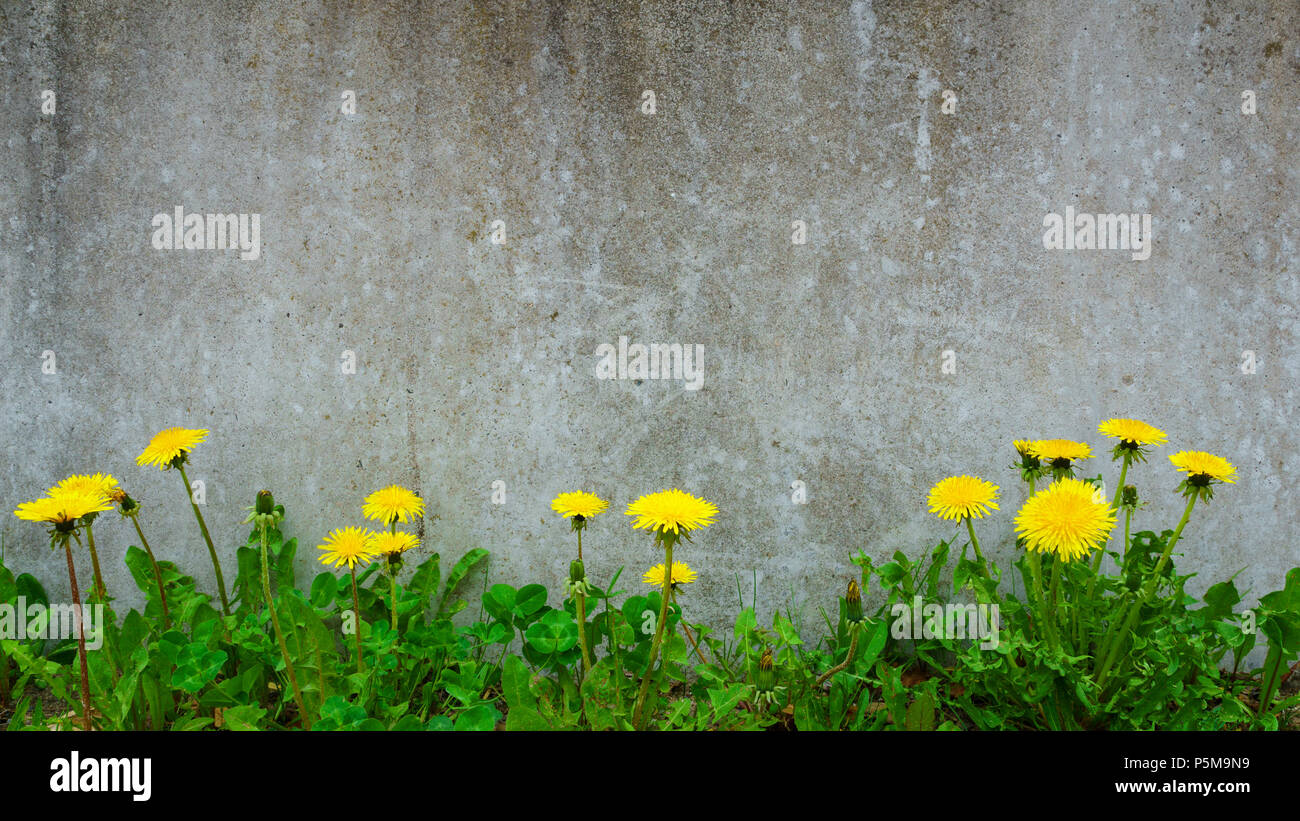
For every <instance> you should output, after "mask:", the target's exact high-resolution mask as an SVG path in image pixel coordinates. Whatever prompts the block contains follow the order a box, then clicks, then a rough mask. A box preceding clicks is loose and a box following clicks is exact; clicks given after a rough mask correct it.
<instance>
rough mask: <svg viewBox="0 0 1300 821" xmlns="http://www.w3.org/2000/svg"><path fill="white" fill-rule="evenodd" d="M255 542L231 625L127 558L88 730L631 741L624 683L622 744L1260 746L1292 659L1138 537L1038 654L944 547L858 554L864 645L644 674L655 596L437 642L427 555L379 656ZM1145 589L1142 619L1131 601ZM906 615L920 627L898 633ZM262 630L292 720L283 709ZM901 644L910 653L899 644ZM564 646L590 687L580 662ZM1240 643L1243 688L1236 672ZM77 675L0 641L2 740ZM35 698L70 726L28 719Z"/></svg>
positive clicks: (374, 621)
mask: <svg viewBox="0 0 1300 821" xmlns="http://www.w3.org/2000/svg"><path fill="white" fill-rule="evenodd" d="M267 535H268V542H267V557H268V564H269V565H270V567H269V570H270V578H271V588H272V592H273V597H272V601H271V602H270V603H269V604H268V602H267V601H266V600H265V595H264V593H263V590H262V585H261V570H262V568H261V543H260V538H259V536H258V533H257V531H256V530H254V532H253V533H252V534H250V537H249V539H248V541H247V542H246V544H244V545H242V546H240V547H238V548H237V550H236V557H237V568H238V570H237V573H236V577H235V582H234V585H233V588H232V589H233V596H232V604H233V605H234V610H233V612H232V613H231V614H230V615H229V616H223V615H222V614H221V612H220V611H219V610H218V609H217V608H215V607H213V605H212V597H211V596H209V595H208V594H206V593H204V592H202V591H200V590H199V589H198V588H197V585H196V583H195V580H194V578H193V577H191V576H187V575H185V574H184V573H182V572H181V571H180V570H179V569H178V568H177V567H176V566H175V565H173V564H172V563H170V562H160V563H159V570H160V571H161V573H162V576H163V582H164V587H165V590H166V596H167V602H168V610H169V614H170V621H169V623H167V624H164V622H163V618H162V606H161V600H160V598H159V594H158V585H157V580H156V577H155V575H154V573H155V571H154V566H153V564H152V562H150V561H149V557H148V556H147V555H146V554H145V552H144V551H142V550H140V549H139V548H136V547H129V548H128V549H127V550H126V553H125V557H124V561H125V563H126V566H127V568H128V569H129V570H130V573H131V576H132V579H133V580H134V581H135V583H136V585H137V586H138V587H139V589H140V591H141V593H142V594H143V597H144V601H145V604H144V607H143V609H142V610H139V611H137V610H130V611H129V612H127V613H126V614H125V615H124V616H122V617H121V618H118V616H117V615H116V614H113V613H112V611H111V610H108V611H107V613H108V614H109V616H110V624H109V625H107V629H106V630H105V633H104V647H103V651H104V652H94V653H92V654H91V660H90V665H89V667H90V679H91V702H92V705H93V709H94V712H95V714H96V715H95V721H96V723H97V724H98V726H99V727H100V728H102V729H173V730H182V731H184V730H196V731H204V730H205V731H227V730H228V731H245V730H259V729H296V728H300V727H303V726H305V725H306V724H308V723H310V724H311V726H312V729H314V730H336V731H337V730H405V731H431V730H455V731H490V730H494V729H498V728H504V729H507V730H564V729H590V730H628V729H632V726H633V725H632V720H633V713H634V710H635V706H636V702H637V696H638V689H639V686H640V684H641V681H642V677H643V676H646V677H647V686H648V691H649V694H648V700H647V703H646V704H647V713H648V719H647V720H646V721H645V722H643V723H644V724H645V725H647V726H649V727H653V728H657V729H672V730H762V729H815V730H923V731H928V730H955V729H986V730H993V729H1082V728H1087V729H1103V728H1104V729H1123V730H1128V729H1155V728H1159V729H1243V728H1249V729H1254V728H1261V729H1274V728H1277V727H1279V726H1281V724H1282V721H1283V720H1284V718H1285V717H1286V716H1288V715H1290V714H1292V713H1293V712H1294V711H1295V710H1296V708H1297V698H1296V697H1294V696H1292V697H1289V698H1288V697H1286V696H1285V695H1284V694H1283V691H1284V689H1285V688H1283V687H1282V682H1283V679H1284V678H1285V677H1286V676H1287V674H1288V671H1289V670H1290V668H1291V665H1292V664H1293V663H1294V662H1295V660H1296V659H1297V657H1298V656H1300V568H1297V569H1295V570H1292V571H1291V572H1290V573H1288V574H1287V577H1286V581H1285V585H1284V587H1283V588H1282V589H1281V590H1278V591H1276V592H1272V593H1268V594H1266V595H1264V596H1262V597H1261V598H1260V599H1259V605H1258V606H1257V607H1256V608H1254V609H1253V610H1241V611H1240V612H1238V611H1239V609H1240V608H1241V607H1242V599H1243V596H1242V593H1241V592H1240V591H1238V589H1237V587H1236V585H1235V584H1234V581H1233V580H1232V579H1229V580H1227V581H1223V582H1220V583H1218V584H1214V585H1212V586H1211V587H1210V588H1209V589H1208V590H1207V591H1206V592H1205V594H1204V596H1202V597H1201V598H1200V599H1199V600H1197V599H1195V598H1193V597H1192V596H1190V595H1188V594H1187V593H1186V592H1185V590H1184V587H1185V584H1186V582H1187V578H1188V577H1186V576H1180V575H1178V573H1177V572H1176V570H1175V567H1174V562H1172V561H1168V562H1166V563H1164V564H1163V566H1161V562H1160V558H1161V556H1162V555H1163V554H1164V553H1165V552H1166V550H1167V548H1168V546H1169V539H1170V538H1171V537H1172V536H1173V532H1172V531H1164V532H1162V533H1155V532H1150V531H1144V532H1139V533H1136V534H1134V535H1133V536H1132V539H1131V543H1130V545H1129V548H1128V551H1127V553H1126V554H1123V555H1121V553H1118V552H1117V553H1113V554H1111V555H1112V557H1113V558H1114V559H1115V562H1116V564H1117V566H1118V567H1119V571H1118V572H1117V573H1115V574H1113V575H1109V576H1108V575H1104V574H1103V575H1098V576H1093V574H1092V571H1091V569H1090V568H1089V567H1088V566H1087V565H1086V563H1083V562H1078V563H1074V564H1070V565H1063V566H1062V567H1061V568H1060V570H1059V572H1060V579H1059V582H1058V584H1059V588H1060V595H1059V600H1058V601H1057V603H1056V609H1055V610H1053V611H1052V618H1054V619H1055V620H1056V623H1057V624H1058V625H1059V626H1060V628H1061V630H1060V637H1059V639H1060V640H1059V642H1053V641H1049V640H1048V638H1047V636H1046V634H1045V633H1044V631H1043V627H1042V620H1043V613H1044V612H1045V611H1043V610H1042V605H1043V603H1042V602H1037V601H1035V600H1034V598H1033V596H1032V595H1030V594H1029V593H1028V592H1026V591H1029V590H1031V589H1032V584H1031V582H1032V577H1033V568H1031V567H1030V566H1029V565H1028V562H1027V560H1026V559H1025V558H1024V557H1022V558H1021V559H1020V560H1019V561H1018V562H1016V564H1015V566H1014V568H1013V572H1012V573H1010V574H1008V576H1007V578H1005V579H1004V578H1003V574H1002V570H1001V569H1000V568H998V567H997V566H995V565H989V564H988V563H987V562H980V561H976V560H974V559H973V558H968V556H967V551H966V550H965V549H963V550H958V549H957V544H956V543H955V542H952V543H950V542H946V541H945V542H939V543H938V544H937V545H935V546H934V547H933V548H932V549H931V550H929V551H928V552H926V554H925V555H923V556H922V557H921V558H919V559H913V558H910V557H909V556H908V555H906V554H905V553H903V552H901V551H898V552H895V553H894V554H893V555H892V556H890V557H888V558H887V559H886V560H885V561H883V562H881V563H877V560H876V559H875V558H873V557H871V556H869V555H867V554H866V553H865V552H863V553H860V554H859V555H858V556H856V557H854V558H853V561H854V563H855V564H856V565H857V566H858V570H859V572H860V586H861V591H862V596H863V599H862V601H863V604H864V605H865V604H866V603H867V601H868V598H869V597H870V600H871V601H873V602H874V603H875V606H876V609H875V611H874V612H872V613H870V614H869V615H867V616H866V617H865V618H864V619H863V620H862V621H860V622H857V621H852V620H850V619H849V617H848V615H847V614H848V613H849V612H850V611H849V610H848V607H847V604H846V600H845V599H843V598H840V599H838V601H837V602H836V603H835V606H833V607H829V610H830V612H829V613H828V612H826V610H825V609H823V610H822V611H821V619H820V621H819V622H818V623H817V624H816V625H813V628H817V629H813V628H810V627H809V625H805V624H802V623H801V622H800V619H799V616H798V615H797V614H796V613H793V612H790V611H787V612H780V611H778V612H775V613H771V614H763V616H762V618H761V619H760V616H759V613H758V612H757V611H756V609H755V607H754V606H753V604H752V603H751V604H750V605H749V606H745V602H744V601H743V599H742V601H741V603H740V604H741V608H740V612H739V613H738V615H737V616H736V619H735V622H734V624H733V625H732V627H731V629H729V630H727V631H724V632H723V633H720V634H714V633H713V632H712V631H710V630H709V629H708V628H707V627H706V626H704V625H700V624H692V623H689V622H688V621H687V620H686V619H685V617H684V614H683V610H682V607H681V606H680V604H679V602H678V601H675V600H670V602H669V607H668V622H667V624H665V625H663V633H664V635H663V643H662V646H661V648H660V650H659V653H658V659H657V661H656V663H655V664H654V665H653V667H651V665H650V664H649V661H650V655H651V646H652V642H653V639H654V636H655V633H656V628H657V627H658V625H657V623H656V622H657V620H658V618H659V613H660V611H661V608H662V605H663V599H662V595H661V593H660V592H659V591H653V592H650V593H649V594H646V595H642V594H632V595H627V594H625V593H624V592H623V591H619V590H615V589H614V588H615V586H616V584H617V580H618V574H616V575H615V577H614V579H613V580H612V581H611V582H610V586H609V588H606V589H601V588H599V587H595V586H592V587H590V588H589V590H588V593H587V596H586V608H585V621H584V620H580V619H579V618H578V609H577V607H576V603H575V601H574V599H573V598H572V597H566V598H564V599H563V600H562V601H559V602H555V603H554V604H555V606H552V602H551V601H550V594H549V591H548V589H547V587H545V586H543V585H541V584H526V585H524V586H522V587H519V588H516V587H513V586H511V585H508V584H500V583H498V584H492V585H490V586H486V587H485V589H483V590H482V592H481V593H480V594H478V596H477V600H478V603H479V604H480V605H481V610H480V611H479V618H477V619H474V618H470V617H469V614H468V613H467V614H465V615H463V616H459V617H458V614H461V613H462V612H463V611H464V610H465V608H466V606H467V604H466V601H465V598H464V596H463V590H462V588H464V587H465V585H466V580H467V578H468V577H469V575H470V574H471V573H472V572H473V571H474V570H475V569H476V568H479V567H482V566H483V565H484V564H485V562H486V560H487V557H488V552H487V551H486V550H484V549H482V548H475V549H473V550H470V551H468V552H466V553H465V554H464V555H462V556H461V557H460V558H459V559H458V560H457V561H456V562H455V564H454V565H452V567H451V569H450V571H448V572H446V573H444V572H443V567H442V561H441V557H440V555H439V554H437V553H435V554H433V555H431V556H429V557H428V558H426V559H424V560H423V561H421V562H420V563H419V564H418V565H417V566H415V567H413V568H406V569H405V570H403V571H402V572H401V573H400V575H399V579H401V578H406V579H407V581H406V582H405V583H404V584H399V585H398V592H397V601H396V610H397V629H396V630H394V628H393V626H392V625H393V621H392V616H393V614H392V608H393V606H394V603H393V594H392V588H391V586H390V585H391V582H390V580H389V578H388V576H386V575H384V574H383V573H381V572H379V567H380V565H379V564H378V563H376V564H371V565H369V566H367V567H364V568H360V569H359V570H358V572H357V577H356V580H357V608H356V609H357V612H356V613H353V609H354V602H353V588H352V578H351V575H350V574H348V573H343V574H336V573H332V572H321V573H318V574H317V575H316V576H315V577H314V578H311V579H310V580H308V579H299V578H298V577H297V575H296V573H295V570H294V564H295V559H296V557H297V549H298V544H297V540H296V539H293V538H288V539H286V538H285V536H284V534H283V533H282V532H281V531H280V530H279V529H278V528H270V529H268V534H267ZM1158 566H1161V570H1160V572H1159V576H1158V578H1155V581H1154V587H1153V589H1154V590H1155V591H1156V594H1155V595H1154V596H1152V597H1151V598H1150V599H1142V598H1141V592H1142V590H1143V588H1144V586H1146V585H1148V583H1149V582H1150V581H1151V580H1152V579H1153V576H1154V574H1155V573H1156V568H1157V567H1158ZM621 572H622V571H621V570H620V571H619V573H620V574H621ZM1008 588H1010V592H1008ZM20 597H21V598H23V599H25V601H26V602H27V604H28V605H31V604H41V605H44V604H46V603H47V602H48V596H47V595H46V593H45V590H44V588H43V587H42V585H41V584H40V583H39V582H38V581H37V580H36V579H35V578H33V577H32V576H30V575H27V574H22V575H18V576H15V575H14V574H13V573H12V572H11V571H10V570H8V569H7V568H5V567H4V565H3V564H2V563H0V604H12V603H16V602H17V601H18V599H19V598H20ZM917 602H920V603H922V604H923V606H924V607H923V610H922V611H921V615H920V616H919V617H916V618H914V617H913V614H912V613H911V612H910V609H909V608H911V607H912V606H913V605H915V604H916V603H917ZM1135 603H1136V604H1135ZM827 604H828V605H829V604H830V601H829V600H828V602H827ZM929 606H937V607H940V608H950V609H952V608H955V610H954V612H957V613H965V614H969V613H973V612H975V611H976V610H977V609H978V608H979V607H981V606H996V607H997V608H998V616H999V618H998V623H997V625H996V627H991V628H990V629H991V632H989V633H987V634H980V635H968V634H965V633H962V634H960V635H954V634H953V633H952V632H951V631H950V630H948V629H944V630H937V631H928V630H927V629H924V628H925V626H926V625H927V624H929V625H933V621H932V620H931V619H930V618H929V617H928V616H926V615H925V613H926V612H927V611H926V610H925V609H924V608H928V607H929ZM269 607H275V608H276V613H277V615H278V618H279V621H280V624H281V626H282V629H283V631H284V634H285V645H286V651H287V655H288V657H289V659H290V661H291V662H292V665H293V668H294V670H295V671H296V678H297V681H298V683H299V685H300V688H301V691H302V693H303V702H304V709H305V711H306V712H307V713H308V715H307V716H304V715H302V714H300V711H299V708H298V706H297V704H296V703H295V700H294V699H293V697H292V693H291V688H290V683H289V680H288V676H287V668H286V665H285V661H284V658H283V657H282V655H281V653H280V650H279V647H278V645H277V642H276V639H275V637H274V633H273V631H272V628H271V618H270V609H269ZM900 607H902V608H903V611H902V612H904V613H906V615H901V614H900V609H899V608H900ZM863 609H864V611H865V610H867V609H868V608H866V607H864V608H863ZM1130 609H1131V610H1132V611H1133V613H1134V615H1133V627H1132V629H1131V631H1129V632H1128V633H1126V634H1124V635H1123V638H1122V644H1121V647H1122V652H1120V653H1119V654H1117V658H1119V661H1117V663H1116V664H1115V665H1114V667H1113V670H1109V671H1106V672H1105V673H1104V674H1103V673H1102V670H1101V668H1102V667H1103V666H1104V665H1103V664H1102V662H1103V661H1104V660H1103V659H1100V658H1099V657H1098V656H1099V649H1100V648H1102V647H1103V646H1104V645H1105V643H1106V641H1107V640H1108V634H1110V633H1115V632H1118V631H1117V630H1115V629H1114V628H1115V626H1116V625H1118V624H1121V623H1123V621H1124V618H1125V616H1126V614H1128V613H1129V612H1130ZM853 612H855V613H856V612H857V611H853ZM945 612H946V611H945ZM42 618H44V617H42ZM854 618H855V619H856V618H857V616H856V615H855V616H854ZM44 623H45V622H44V621H42V620H41V619H37V620H36V621H34V622H33V623H32V624H31V625H29V630H33V631H34V630H36V629H38V628H40V627H42V626H43V625H44ZM916 624H921V625H922V627H923V629H922V630H921V631H920V634H918V635H911V634H908V635H900V627H904V626H906V627H907V630H906V631H903V632H909V631H911V628H912V627H914V626H915V625H916ZM976 626H977V627H978V623H976ZM986 626H988V625H986ZM354 631H355V632H358V633H359V635H360V645H361V648H362V650H361V652H362V658H361V659H358V658H356V648H357V636H356V635H354ZM584 632H585V634H586V637H587V642H588V646H589V647H590V648H592V657H593V659H594V663H593V664H592V666H591V667H590V669H584V665H583V662H582V659H581V657H580V656H581V650H580V643H579V636H580V635H582V634H583V633H584ZM1259 641H1262V642H1264V643H1265V645H1266V651H1265V653H1266V655H1265V661H1264V664H1263V666H1262V667H1261V668H1260V669H1257V670H1250V671H1243V670H1242V669H1241V667H1242V665H1243V664H1245V661H1246V659H1247V658H1248V657H1249V656H1250V654H1251V651H1252V650H1253V649H1254V648H1255V647H1256V644H1257V642H1259ZM765 654H766V655H765ZM768 658H770V660H771V663H770V665H768V666H763V664H765V663H766V662H765V659H768ZM647 668H650V669H647ZM760 673H761V674H760ZM78 674H79V670H78V661H77V656H76V643H75V642H73V641H68V640H48V639H42V638H26V639H22V640H19V639H0V706H7V707H9V708H11V710H12V718H11V720H10V721H9V722H8V728H9V729H14V730H24V729H45V728H47V727H71V726H74V724H75V723H76V722H77V720H78V716H79V712H80V709H81V708H80V701H79V695H78V690H79V686H80V685H79V675H78ZM42 691H44V693H45V694H46V695H47V698H53V699H55V700H57V701H59V702H62V703H65V704H66V705H67V707H68V709H67V710H64V711H60V714H56V715H47V714H46V713H47V707H46V703H47V702H43V701H42V699H41V698H39V697H38V695H39V694H40V693H41V692H42Z"/></svg>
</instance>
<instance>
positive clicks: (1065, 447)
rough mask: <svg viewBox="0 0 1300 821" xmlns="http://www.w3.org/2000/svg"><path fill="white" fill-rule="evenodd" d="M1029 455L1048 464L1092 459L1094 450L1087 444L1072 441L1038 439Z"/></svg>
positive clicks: (1030, 449) (1031, 446)
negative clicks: (1059, 461)
mask: <svg viewBox="0 0 1300 821" xmlns="http://www.w3.org/2000/svg"><path fill="white" fill-rule="evenodd" d="M1029 453H1030V454H1031V455H1033V456H1037V457H1038V458H1039V459H1042V460H1044V461H1046V462H1055V461H1058V460H1064V461H1067V462H1073V461H1074V460H1076V459H1090V458H1092V448H1090V447H1088V443H1087V442H1075V441H1073V440H1070V439H1038V440H1036V441H1034V442H1033V443H1032V444H1030V446H1029Z"/></svg>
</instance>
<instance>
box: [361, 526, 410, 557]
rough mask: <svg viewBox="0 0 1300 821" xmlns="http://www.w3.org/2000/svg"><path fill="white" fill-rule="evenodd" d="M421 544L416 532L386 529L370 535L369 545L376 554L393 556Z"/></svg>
mask: <svg viewBox="0 0 1300 821" xmlns="http://www.w3.org/2000/svg"><path fill="white" fill-rule="evenodd" d="M419 544H420V540H419V539H417V538H416V537H415V535H414V534H412V533H403V532H402V531H400V530H399V531H396V532H395V533H389V532H386V531H385V532H383V533H376V534H374V535H373V536H371V537H370V541H369V543H368V546H369V547H370V549H371V551H373V552H374V553H375V554H376V555H379V554H383V555H385V556H390V557H391V556H397V555H400V554H402V553H405V552H406V551H408V550H410V549H412V548H414V547H418V546H419Z"/></svg>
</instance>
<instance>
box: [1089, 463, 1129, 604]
mask: <svg viewBox="0 0 1300 821" xmlns="http://www.w3.org/2000/svg"><path fill="white" fill-rule="evenodd" d="M1132 461H1133V452H1132V451H1130V450H1125V451H1124V463H1123V464H1122V465H1120V469H1119V484H1118V485H1116V486H1115V498H1114V499H1112V500H1111V502H1110V509H1111V510H1119V500H1120V497H1121V496H1122V495H1123V494H1124V480H1125V479H1127V478H1128V466H1129V463H1130V462H1132ZM1112 532H1113V531H1112ZM1124 532H1125V537H1124V543H1125V552H1127V545H1128V536H1127V533H1128V529H1127V525H1125V531H1124ZM1109 545H1110V533H1108V534H1106V542H1105V543H1104V544H1103V545H1102V546H1101V550H1098V551H1097V558H1096V559H1093V562H1092V578H1090V579H1088V601H1092V595H1093V592H1094V591H1095V590H1096V589H1097V573H1098V571H1100V570H1101V560H1102V559H1103V558H1105V556H1106V548H1107V547H1108V546H1109Z"/></svg>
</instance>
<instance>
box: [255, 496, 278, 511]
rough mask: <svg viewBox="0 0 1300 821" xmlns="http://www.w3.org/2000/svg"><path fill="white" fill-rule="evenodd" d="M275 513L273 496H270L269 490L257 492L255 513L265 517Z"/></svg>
mask: <svg viewBox="0 0 1300 821" xmlns="http://www.w3.org/2000/svg"><path fill="white" fill-rule="evenodd" d="M274 511H275V496H273V495H271V491H269V490H259V491H258V492H257V512H258V514H259V515H266V514H268V513H273V512H274Z"/></svg>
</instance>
